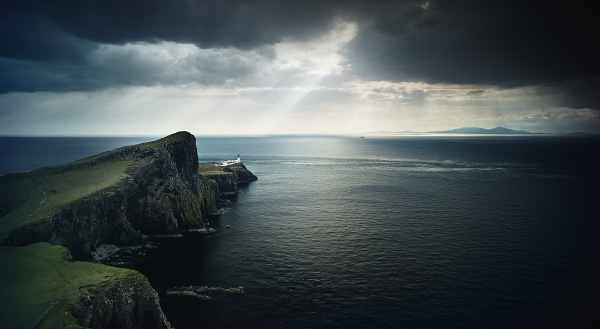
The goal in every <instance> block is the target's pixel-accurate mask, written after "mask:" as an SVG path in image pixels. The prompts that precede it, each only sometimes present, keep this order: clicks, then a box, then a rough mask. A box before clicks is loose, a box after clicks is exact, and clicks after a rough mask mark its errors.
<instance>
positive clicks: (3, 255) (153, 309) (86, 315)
mask: <svg viewBox="0 0 600 329" xmlns="http://www.w3.org/2000/svg"><path fill="white" fill-rule="evenodd" d="M0 277H2V280H0V314H2V316H1V317H0V328H58V329H61V328H124V329H130V328H131V329H133V328H148V329H166V328H170V324H169V322H168V321H167V319H166V317H165V315H164V313H163V312H162V310H161V308H160V303H159V299H158V295H157V294H156V291H154V289H153V288H152V286H150V283H149V282H148V280H147V279H146V277H144V276H143V275H142V274H140V273H139V272H137V271H134V270H129V269H125V268H117V267H112V266H107V265H102V264H97V263H88V262H73V261H71V260H70V253H69V250H68V249H66V248H64V247H60V246H53V245H50V244H48V243H36V244H32V245H29V246H25V247H6V246H0Z"/></svg>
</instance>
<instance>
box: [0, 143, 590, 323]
mask: <svg viewBox="0 0 600 329" xmlns="http://www.w3.org/2000/svg"><path fill="white" fill-rule="evenodd" d="M32 141H35V143H32ZM63 141H64V142H65V144H66V145H62V144H61V143H62V142H63ZM141 141H144V140H143V139H137V140H135V141H134V140H133V139H104V140H103V139H94V140H90V139H65V140H63V139H58V140H57V139H52V140H40V141H39V143H42V144H41V145H45V146H43V147H41V146H39V144H37V143H38V141H37V140H34V139H24V140H18V141H15V140H12V141H9V142H10V143H9V142H7V140H6V139H0V147H1V148H2V149H1V152H2V153H1V154H3V155H4V154H7V152H9V153H8V154H10V157H4V156H3V158H2V162H0V164H2V167H0V172H5V171H6V169H5V168H6V167H9V168H10V171H15V170H20V169H19V168H21V167H23V170H29V169H33V168H37V167H39V166H41V165H46V164H57V163H62V162H65V161H63V160H65V159H66V160H75V159H76V158H80V157H82V156H85V155H91V154H94V153H98V152H99V151H102V150H108V149H112V148H114V147H117V146H121V145H127V144H131V143H136V142H141ZM11 143H12V144H11ZM43 143H45V144H43ZM120 143H122V144H120ZM8 144H11V145H8ZM34 144H35V145H34ZM56 144H59V145H62V146H60V147H58V146H57V145H56ZM117 144H120V145H117ZM7 145H8V146H7ZM197 145H198V153H199V158H200V161H201V162H210V161H218V160H224V159H231V158H234V157H235V156H236V155H237V154H238V153H239V154H241V156H242V161H243V162H244V163H245V165H246V166H247V167H248V169H250V170H251V171H252V172H253V173H254V174H256V175H257V176H258V177H259V180H258V181H256V182H252V183H250V184H249V185H248V186H246V187H244V188H243V193H241V194H239V195H238V196H236V197H234V198H233V202H232V204H231V205H228V206H226V209H225V210H226V211H225V213H224V214H222V215H220V216H219V217H218V218H216V219H215V222H214V226H215V228H216V229H217V230H216V232H214V233H210V234H202V233H190V234H184V235H183V236H182V237H179V238H166V237H163V238H161V237H154V238H152V239H151V240H152V242H153V244H152V245H153V247H152V248H147V249H138V250H134V251H129V252H127V253H125V254H124V255H123V258H121V259H118V260H115V262H119V261H123V262H125V265H126V266H132V267H135V268H136V269H139V270H140V271H142V273H144V274H145V275H146V276H147V277H148V278H149V280H150V281H151V283H152V284H153V286H154V287H155V288H156V290H157V291H158V293H159V295H160V297H161V304H162V307H163V310H164V312H165V314H166V315H167V317H168V318H169V320H170V321H171V323H172V324H173V325H174V327H176V328H178V329H181V328H201V327H204V328H577V327H586V326H587V327H595V324H597V315H596V314H597V310H598V307H599V306H600V302H599V298H600V294H599V293H600V285H599V284H600V258H599V253H598V250H600V248H599V247H600V246H599V244H600V243H599V241H600V216H599V214H600V207H599V205H598V202H599V201H600V192H599V186H600V185H599V183H600V163H599V162H598V159H599V158H600V157H599V155H600V154H599V152H600V139H599V138H597V137H592V136H562V137H560V136H502V137H494V136H483V137H481V136H470V137H458V136H456V137H452V136H449V137H432V136H418V137H398V138H366V139H359V138H343V137H261V138H259V137H257V138H198V140H197ZM7 147H9V148H12V150H8V151H7V149H6V148H7ZM49 147H54V148H55V150H57V149H59V150H64V152H65V153H61V152H60V151H54V152H50V153H47V152H46V153H44V152H45V150H47V148H49ZM102 148H104V149H102ZM83 149H85V150H83ZM24 150H32V153H31V154H32V156H31V157H29V156H26V157H24V160H23V159H22V158H20V155H19V154H22V153H23V152H24ZM10 152H13V153H10ZM40 152H41V154H44V156H43V157H40V158H43V160H42V159H40V158H38V157H36V156H35V154H37V153H40ZM86 152H87V153H89V154H84V155H82V154H83V153H86ZM74 156H76V158H73V157H74ZM34 160H35V161H34ZM36 161H37V162H36ZM42 162H43V163H42ZM46 162H48V163H46ZM32 166H33V167H32ZM15 168H16V169H15ZM226 225H230V226H231V229H225V226H226ZM127 255H130V256H129V257H128V256H127ZM184 285H185V286H189V285H208V286H216V287H224V288H228V287H236V286H243V287H244V289H245V291H246V293H245V294H244V295H242V296H227V295H222V296H215V298H212V299H209V300H200V299H182V298H176V297H170V296H167V295H166V291H167V290H168V289H169V288H172V287H175V286H184ZM591 321H594V322H591Z"/></svg>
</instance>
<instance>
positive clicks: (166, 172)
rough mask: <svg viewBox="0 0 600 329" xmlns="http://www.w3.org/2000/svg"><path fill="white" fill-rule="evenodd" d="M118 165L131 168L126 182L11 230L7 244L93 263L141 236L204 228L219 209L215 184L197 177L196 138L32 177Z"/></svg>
mask: <svg viewBox="0 0 600 329" xmlns="http://www.w3.org/2000/svg"><path fill="white" fill-rule="evenodd" d="M118 161H129V162H130V163H131V164H130V165H128V167H127V168H126V170H125V173H126V177H125V178H124V179H121V180H120V181H119V182H118V183H116V184H114V185H112V186H109V187H107V188H104V189H102V190H100V191H96V192H94V193H92V194H90V195H85V196H83V197H81V198H78V199H77V200H74V201H73V202H70V203H68V204H66V205H64V206H62V207H60V208H58V209H57V210H56V211H54V212H52V213H50V214H49V215H48V216H47V217H45V218H40V219H39V220H37V221H36V222H34V223H31V224H28V225H23V226H21V227H18V228H16V229H14V230H12V231H11V232H10V233H9V234H8V237H6V238H5V239H4V244H9V245H13V246H19V245H28V244H31V243H35V242H41V241H43V242H49V243H51V244H56V245H62V246H65V247H67V248H69V249H70V250H71V252H72V254H73V257H74V258H75V259H90V257H91V250H93V249H94V248H95V247H97V246H99V245H101V244H104V243H109V244H116V245H132V244H139V243H141V242H142V241H143V237H142V234H172V233H178V232H180V231H185V230H188V229H197V228H202V227H204V225H205V220H206V216H207V215H208V214H210V213H212V212H214V211H215V210H216V209H217V208H218V207H219V192H218V190H217V188H216V183H215V182H212V181H210V180H208V179H206V178H204V177H200V176H199V175H198V155H197V150H196V139H195V137H194V136H193V135H192V134H190V133H187V132H179V133H176V134H173V135H170V136H167V137H165V138H162V139H160V140H157V141H155V142H150V143H144V144H139V145H134V146H128V147H123V148H119V149H116V150H114V151H110V152H105V153H102V154H99V155H96V156H93V157H90V158H87V159H83V160H80V161H76V162H73V163H70V164H67V165H64V166H60V167H49V168H42V169H38V170H35V171H33V172H31V173H29V174H28V176H29V177H30V178H31V179H33V180H40V179H43V178H44V177H47V176H51V175H58V174H61V173H69V172H71V171H75V170H84V173H85V171H87V170H89V169H90V168H94V167H95V166H99V165H102V164H105V163H114V162H118ZM3 179H4V180H8V179H10V177H8V178H6V177H3ZM51 188H52V187H48V186H44V189H51ZM52 197H53V196H52V195H50V196H49V198H52ZM42 208H43V206H42Z"/></svg>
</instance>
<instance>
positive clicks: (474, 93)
mask: <svg viewBox="0 0 600 329" xmlns="http://www.w3.org/2000/svg"><path fill="white" fill-rule="evenodd" d="M484 93H485V90H484V89H476V90H469V92H467V95H469V96H479V95H482V94H484Z"/></svg>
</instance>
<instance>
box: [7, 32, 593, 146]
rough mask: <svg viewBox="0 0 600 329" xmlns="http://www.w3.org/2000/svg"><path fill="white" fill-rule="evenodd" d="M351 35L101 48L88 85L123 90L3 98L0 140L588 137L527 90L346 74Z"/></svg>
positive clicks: (569, 115)
mask: <svg viewBox="0 0 600 329" xmlns="http://www.w3.org/2000/svg"><path fill="white" fill-rule="evenodd" d="M357 29H358V27H357V25H356V24H354V23H351V22H345V21H338V22H337V23H336V24H335V25H334V27H333V28H332V29H331V30H330V31H329V32H328V33H326V34H324V35H322V36H321V37H320V38H318V39H312V40H310V41H297V40H292V39H285V40H282V41H281V42H279V43H276V44H274V45H270V46H263V47H261V48H256V49H251V50H240V49H237V48H214V49H201V48H198V47H197V46H195V45H192V44H180V43H174V42H163V43H156V44H150V43H129V44H125V45H101V46H100V47H98V48H97V49H96V50H95V51H94V52H92V53H91V55H89V58H88V60H89V62H90V63H92V67H95V68H96V69H94V70H91V71H90V73H89V74H90V75H91V76H93V77H94V79H96V80H99V81H105V80H108V81H111V79H114V80H115V81H120V82H121V83H122V82H123V81H124V82H126V85H124V86H118V85H117V86H115V87H113V88H110V89H101V90H96V91H81V92H75V91H71V92H34V93H20V92H13V93H7V94H2V95H0V109H2V110H0V121H2V125H1V126H0V135H165V134H169V133H172V132H174V131H179V130H188V131H190V132H192V133H194V134H197V135H256V134H258V135H262V134H318V133H352V134H362V133H365V132H370V131H403V130H412V131H434V130H445V129H453V128H458V127H463V126H479V127H484V128H492V127H495V126H506V127H510V128H512V129H525V130H530V131H535V132H540V131H542V132H572V131H574V130H584V131H586V130H587V131H595V130H597V129H598V128H597V127H598V122H600V117H599V115H598V111H594V110H589V109H580V110H573V109H566V108H561V107H558V106H557V105H556V104H558V103H559V100H557V99H555V96H553V94H551V93H545V92H544V90H543V89H540V88H536V87H524V88H513V89H500V88H498V87H493V86H482V85H450V84H427V83H415V82H389V81H367V80H362V79H360V78H359V77H357V76H353V75H351V74H350V73H349V70H348V68H349V67H348V65H349V64H347V63H346V60H345V57H344V56H343V53H344V52H343V50H344V46H346V44H347V43H348V42H349V41H351V40H352V39H353V38H354V37H355V36H356V33H357ZM115 77H119V78H118V79H116V78H115Z"/></svg>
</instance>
